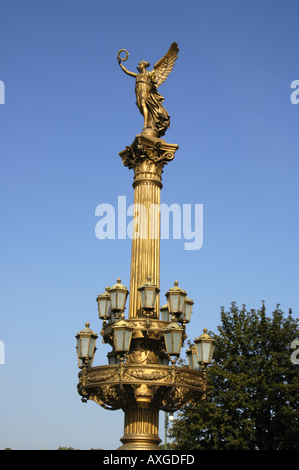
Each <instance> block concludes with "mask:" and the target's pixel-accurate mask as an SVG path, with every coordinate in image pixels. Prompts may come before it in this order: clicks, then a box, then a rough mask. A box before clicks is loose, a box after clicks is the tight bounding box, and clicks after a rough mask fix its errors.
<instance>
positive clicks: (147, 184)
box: [120, 135, 178, 318]
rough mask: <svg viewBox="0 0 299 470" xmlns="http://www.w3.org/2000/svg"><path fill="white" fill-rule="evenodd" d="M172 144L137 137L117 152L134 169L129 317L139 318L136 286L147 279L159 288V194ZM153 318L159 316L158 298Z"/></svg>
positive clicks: (139, 305)
mask: <svg viewBox="0 0 299 470" xmlns="http://www.w3.org/2000/svg"><path fill="white" fill-rule="evenodd" d="M177 149H178V146H177V145H175V144H167V143H166V142H165V140H162V139H158V138H155V137H153V136H145V135H137V136H136V138H135V140H134V142H133V144H132V145H131V146H129V147H127V148H126V150H123V151H122V152H120V156H121V158H122V161H123V164H124V165H125V166H127V167H128V168H129V169H134V183H133V188H134V223H133V236H132V257H131V279H130V306H129V318H136V317H139V316H140V315H141V303H140V295H139V292H138V290H137V289H138V287H140V286H141V285H142V284H144V282H145V281H146V280H147V277H148V276H151V278H152V282H153V283H154V284H156V286H157V287H158V288H160V210H159V208H160V192H161V188H162V183H161V180H162V177H161V175H162V172H163V167H164V165H165V164H167V163H168V162H169V161H171V160H173V158H174V153H175V151H176V150H177ZM156 316H159V296H158V297H157V305H156Z"/></svg>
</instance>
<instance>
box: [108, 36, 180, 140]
mask: <svg viewBox="0 0 299 470" xmlns="http://www.w3.org/2000/svg"><path fill="white" fill-rule="evenodd" d="M121 52H126V57H125V58H123V59H122V58H120V53H121ZM178 52H179V48H178V45H177V43H176V42H173V43H172V44H171V46H170V48H169V51H168V52H167V53H166V54H165V56H164V57H162V59H160V60H159V61H158V62H157V63H156V65H155V66H154V69H153V70H152V71H151V72H150V71H148V70H146V69H147V68H148V67H149V66H150V64H149V63H148V62H146V61H144V60H142V61H141V62H139V64H138V67H137V70H138V72H139V73H134V72H130V71H129V70H127V69H126V68H125V67H124V66H123V64H122V62H123V61H125V60H127V59H128V57H129V53H128V52H127V51H126V50H125V49H121V50H120V51H119V52H118V54H117V59H118V63H119V65H120V67H121V68H122V69H123V71H124V72H125V73H126V74H128V75H130V76H131V77H134V78H136V86H135V93H136V100H137V101H136V104H137V106H138V108H139V111H140V112H141V114H142V115H143V117H144V126H143V131H142V133H143V134H148V135H153V136H155V137H162V135H164V134H165V132H166V130H167V129H168V128H169V125H170V117H169V114H168V112H167V111H166V109H165V108H164V107H163V106H162V103H163V101H164V98H163V96H161V95H160V93H158V91H157V88H158V87H159V86H160V85H162V83H164V82H165V80H166V78H167V77H168V75H169V74H170V72H171V71H172V69H173V66H174V63H175V60H176V59H177V57H178Z"/></svg>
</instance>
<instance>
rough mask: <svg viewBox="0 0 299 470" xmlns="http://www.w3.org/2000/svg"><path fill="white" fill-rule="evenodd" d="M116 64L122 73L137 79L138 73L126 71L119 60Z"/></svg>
mask: <svg viewBox="0 0 299 470" xmlns="http://www.w3.org/2000/svg"><path fill="white" fill-rule="evenodd" d="M118 63H119V66H120V67H121V68H122V69H123V71H124V72H125V73H126V74H127V75H130V77H134V78H136V77H137V75H138V73H134V72H130V71H129V70H128V69H126V67H124V66H123V64H122V63H121V61H120V60H118Z"/></svg>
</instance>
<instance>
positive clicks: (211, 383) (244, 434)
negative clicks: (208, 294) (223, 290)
mask: <svg viewBox="0 0 299 470" xmlns="http://www.w3.org/2000/svg"><path fill="white" fill-rule="evenodd" d="M221 322H222V323H221V326H219V327H218V331H219V334H218V335H214V337H215V339H216V348H215V352H214V361H213V365H212V366H210V367H209V369H208V391H207V397H206V399H205V400H202V401H201V402H199V403H198V404H196V405H195V406H194V405H187V406H186V407H184V408H183V409H182V411H181V412H180V414H179V419H178V420H177V421H176V422H175V423H174V424H173V426H172V429H171V432H170V437H172V438H174V441H173V443H172V449H176V450H186V449H188V450H195V449H201V450H203V449H215V450H216V449H218V450H220V449H223V450H224V449H231V450H233V449H234V450H240V449H243V450H245V449H247V450H255V449H259V450H270V449H273V450H274V449H281V450H282V449H284V450H285V449H297V450H299V393H298V386H299V380H298V373H299V368H298V366H297V365H295V364H293V363H292V362H291V359H290V356H291V351H290V345H291V343H292V341H293V340H294V339H295V338H299V324H298V322H299V320H298V319H296V320H295V319H294V318H293V317H292V312H291V310H290V311H289V314H288V316H285V315H284V313H283V312H282V311H281V310H280V308H279V305H277V307H276V310H275V311H274V312H273V313H272V316H271V317H267V316H266V308H265V305H264V303H263V305H262V307H261V309H260V310H258V311H255V310H250V311H247V310H246V307H245V305H243V307H242V309H241V310H239V309H238V307H237V306H236V304H235V303H232V304H231V308H230V310H229V311H228V312H224V307H222V309H221Z"/></svg>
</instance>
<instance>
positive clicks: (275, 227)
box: [0, 0, 299, 449]
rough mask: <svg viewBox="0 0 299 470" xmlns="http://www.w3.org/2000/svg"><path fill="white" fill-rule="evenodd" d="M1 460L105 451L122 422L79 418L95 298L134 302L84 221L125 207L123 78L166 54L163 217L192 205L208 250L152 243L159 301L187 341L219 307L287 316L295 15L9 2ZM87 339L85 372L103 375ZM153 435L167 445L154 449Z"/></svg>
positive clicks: (3, 76) (293, 215)
mask: <svg viewBox="0 0 299 470" xmlns="http://www.w3.org/2000/svg"><path fill="white" fill-rule="evenodd" d="M0 10H1V19H0V22H1V41H0V80H1V81H3V82H4V84H5V105H0V158H1V172H0V194H1V206H0V217H1V245H0V272H1V309H0V340H1V341H3V342H4V344H5V365H0V383H1V392H0V396H1V400H0V415H1V427H0V448H5V447H11V448H13V449H43V448H47V449H55V448H57V447H58V446H60V445H61V446H72V447H75V448H80V449H89V448H91V447H93V448H99V447H100V448H102V449H114V448H117V447H118V446H119V438H120V437H122V435H123V413H122V412H121V411H117V412H109V411H105V410H104V409H102V408H100V407H99V406H97V405H96V404H95V403H93V402H91V403H88V404H83V403H81V401H80V397H79V395H78V394H77V391H76V385H77V373H78V369H77V364H76V351H75V335H76V333H77V332H78V331H80V330H81V329H82V328H84V324H85V322H86V321H87V320H88V321H89V322H90V324H91V328H92V329H93V330H94V331H96V332H98V333H99V332H100V330H101V324H100V321H99V320H98V315H97V308H96V302H95V299H96V296H97V295H98V294H99V293H102V292H103V291H104V289H105V286H106V285H113V284H114V283H115V281H116V279H117V277H121V279H122V281H123V283H124V284H125V285H127V286H128V287H129V280H130V257H131V240H130V239H129V238H127V239H126V240H107V239H106V240H99V239H98V238H97V237H96V236H95V225H96V223H97V221H98V220H99V218H98V217H96V216H95V209H96V207H97V206H98V205H99V204H102V203H108V204H112V205H114V206H115V207H117V200H118V196H126V198H127V205H130V204H132V202H133V189H132V180H133V172H132V171H129V170H128V169H127V168H125V167H124V166H123V165H122V162H121V159H120V157H119V156H118V152H120V151H121V150H123V149H125V147H126V146H127V145H130V144H131V143H132V141H133V140H134V137H135V135H136V134H138V133H139V132H140V131H141V129H142V123H143V121H142V116H141V115H140V113H139V111H138V109H137V107H136V106H135V95H134V80H133V79H132V78H131V77H129V76H127V75H125V74H124V73H123V72H122V71H121V70H120V68H119V66H118V63H117V59H116V55H117V52H118V51H119V50H120V49H122V48H125V49H127V50H128V51H129V54H130V56H129V59H128V61H127V62H126V63H125V65H126V66H127V67H128V69H130V70H132V71H135V70H136V66H137V64H138V62H139V61H140V60H142V59H143V60H147V61H149V62H150V63H151V68H152V67H153V65H154V64H155V63H156V61H157V60H159V59H160V58H161V57H162V56H163V55H164V54H165V53H166V51H167V50H168V48H169V46H170V44H171V43H172V42H173V41H176V42H177V43H178V45H179V48H180V52H179V57H178V60H177V62H176V65H175V67H174V70H173V72H172V73H171V75H170V76H169V77H168V79H167V80H166V82H165V84H163V85H162V86H161V88H160V89H159V91H160V92H161V94H162V95H163V96H164V98H165V102H164V104H165V108H166V109H167V111H168V112H169V114H170V116H171V126H170V129H169V130H168V131H167V133H166V135H165V139H166V141H167V142H170V143H176V144H178V145H179V150H178V151H177V153H176V157H175V159H174V161H173V162H171V163H170V164H169V165H168V166H166V167H165V169H164V173H163V185H164V186H163V190H162V194H161V198H162V202H164V203H166V204H168V205H170V204H173V203H177V204H180V205H181V207H182V205H183V204H191V205H192V206H193V207H194V205H195V204H203V214H204V215H203V246H202V248H201V249H200V250H198V251H185V250H184V242H185V240H184V239H182V240H162V241H161V286H160V289H161V293H162V295H161V303H162V304H164V303H165V300H164V299H165V298H164V295H163V293H164V292H166V291H167V290H168V289H169V287H171V286H173V282H174V280H176V279H178V281H179V282H180V286H181V287H182V288H184V289H186V290H187V292H188V295H189V297H191V298H192V299H193V300H194V302H195V304H194V308H193V318H192V322H191V324H190V325H189V326H188V327H187V334H189V338H190V339H193V338H194V337H195V336H198V335H199V334H200V333H201V332H202V329H203V328H204V327H205V326H206V327H207V328H208V329H210V330H213V331H216V328H217V325H219V324H220V307H221V306H222V305H223V306H225V308H226V309H228V308H229V306H230V303H231V302H232V301H235V302H237V304H238V305H239V306H241V305H242V304H243V303H245V304H246V305H247V307H248V309H251V308H256V309H257V308H259V307H260V306H261V302H262V300H265V302H266V307H267V309H268V313H269V315H270V313H271V312H272V311H273V310H274V309H275V306H276V304H277V303H280V304H281V308H282V310H284V311H285V312H287V311H288V309H289V308H290V307H291V308H292V309H293V311H294V316H295V317H298V311H299V302H298V241H297V240H298V231H299V224H298V203H299V201H298V173H299V172H298V140H299V139H298V136H299V133H298V129H299V105H293V104H292V103H291V101H290V96H291V93H292V91H293V90H291V88H290V85H291V83H292V81H293V80H298V79H299V67H298V59H297V51H298V48H299V35H298V14H299V5H298V2H296V1H294V0H288V1H287V2H283V1H276V0H271V1H270V0H263V1H262V2H261V1H256V0H250V1H243V2H240V1H238V0H227V1H225V2H223V1H219V0H212V1H209V2H208V1H200V0H196V1H195V0H187V1H181V0H172V1H169V0H163V1H157V0H152V1H151V2H150V3H149V2H144V1H136V0H130V1H128V2H120V1H115V0H111V1H108V0H105V1H104V0H97V1H96V0H88V1H78V0H72V1H70V0H64V1H61V0H60V1H58V0H51V1H50V0H49V1H48V0H38V1H34V0H26V1H24V0H13V1H11V0H2V1H1V6H0ZM108 352H109V347H108V346H107V345H103V344H101V341H100V340H99V341H98V350H97V352H96V358H95V363H94V364H95V365H100V364H104V363H106V361H107V359H106V354H107V353H108ZM163 433H164V431H163V421H162V420H161V423H160V437H162V436H163Z"/></svg>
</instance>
